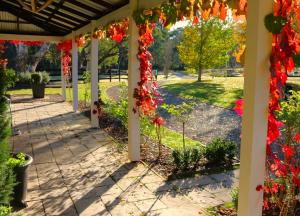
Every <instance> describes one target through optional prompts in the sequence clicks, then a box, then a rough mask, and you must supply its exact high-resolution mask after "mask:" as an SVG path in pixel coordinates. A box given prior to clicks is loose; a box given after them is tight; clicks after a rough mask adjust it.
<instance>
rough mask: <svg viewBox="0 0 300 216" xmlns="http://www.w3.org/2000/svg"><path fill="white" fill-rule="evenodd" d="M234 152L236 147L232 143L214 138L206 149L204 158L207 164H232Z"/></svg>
mask: <svg viewBox="0 0 300 216" xmlns="http://www.w3.org/2000/svg"><path fill="white" fill-rule="evenodd" d="M236 152H237V147H236V144H235V143H234V142H231V141H227V140H224V139H221V138H216V139H214V140H213V141H212V142H211V143H210V144H208V146H207V147H206V150H205V157H206V159H207V160H208V162H209V163H216V164H222V163H224V162H225V163H230V164H232V162H233V159H234V157H235V156H236Z"/></svg>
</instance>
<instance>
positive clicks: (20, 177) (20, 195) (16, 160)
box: [7, 152, 33, 207]
mask: <svg viewBox="0 0 300 216" xmlns="http://www.w3.org/2000/svg"><path fill="white" fill-rule="evenodd" d="M32 162H33V158H32V157H31V156H30V155H27V154H24V153H22V152H20V153H17V154H16V153H13V154H12V155H11V157H10V158H9V159H8V161H7V164H8V166H10V167H12V169H13V171H14V173H15V177H16V185H15V186H14V195H13V201H12V204H13V205H14V206H18V207H26V206H27V205H26V202H25V200H26V196H27V180H28V168H29V166H30V165H31V164H32Z"/></svg>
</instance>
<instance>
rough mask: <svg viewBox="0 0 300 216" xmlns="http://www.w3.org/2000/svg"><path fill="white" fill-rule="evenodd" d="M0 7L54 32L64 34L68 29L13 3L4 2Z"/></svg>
mask: <svg viewBox="0 0 300 216" xmlns="http://www.w3.org/2000/svg"><path fill="white" fill-rule="evenodd" d="M0 8H2V9H3V10H5V11H8V12H9V13H12V14H13V15H15V16H17V17H20V18H22V19H23V20H27V21H28V22H30V23H32V24H34V25H36V26H38V27H40V28H42V29H44V30H45V31H48V32H53V33H56V34H64V33H65V32H66V29H63V28H61V27H59V26H57V25H53V24H50V23H46V22H44V21H45V18H44V17H41V16H38V15H36V14H33V13H31V12H29V11H25V10H22V9H21V8H19V7H16V6H13V5H12V4H8V3H6V2H2V3H1V4H0Z"/></svg>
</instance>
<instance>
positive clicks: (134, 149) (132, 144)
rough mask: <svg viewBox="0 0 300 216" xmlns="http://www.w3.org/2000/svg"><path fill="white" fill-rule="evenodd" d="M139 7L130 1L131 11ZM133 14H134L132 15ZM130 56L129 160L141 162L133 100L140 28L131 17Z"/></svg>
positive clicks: (132, 0)
mask: <svg viewBox="0 0 300 216" xmlns="http://www.w3.org/2000/svg"><path fill="white" fill-rule="evenodd" d="M137 7H138V1H137V0H130V8H131V11H132V12H133V11H135V10H136V9H137ZM131 14H132V13H131ZM128 35H129V41H128V48H129V56H128V155H129V160H131V161H139V160H140V140H141V139H140V121H139V114H138V112H136V113H134V112H133V109H134V108H136V106H135V104H136V99H134V98H133V93H134V89H135V88H137V87H138V85H137V83H138V82H139V81H140V70H139V61H138V59H137V54H138V37H139V35H138V28H137V26H136V24H135V21H134V19H133V18H132V17H130V21H129V32H128Z"/></svg>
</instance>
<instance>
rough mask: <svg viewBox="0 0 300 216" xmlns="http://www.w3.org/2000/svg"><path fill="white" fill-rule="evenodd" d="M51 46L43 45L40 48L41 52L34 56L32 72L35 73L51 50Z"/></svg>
mask: <svg viewBox="0 0 300 216" xmlns="http://www.w3.org/2000/svg"><path fill="white" fill-rule="evenodd" d="M49 47H50V45H49V44H43V45H42V46H41V48H40V50H39V51H38V52H37V53H36V54H35V55H34V57H33V61H32V64H31V68H30V70H31V72H35V71H36V68H37V66H38V64H39V63H40V61H41V60H42V59H43V58H44V56H45V55H46V53H47V51H48V50H49Z"/></svg>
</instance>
